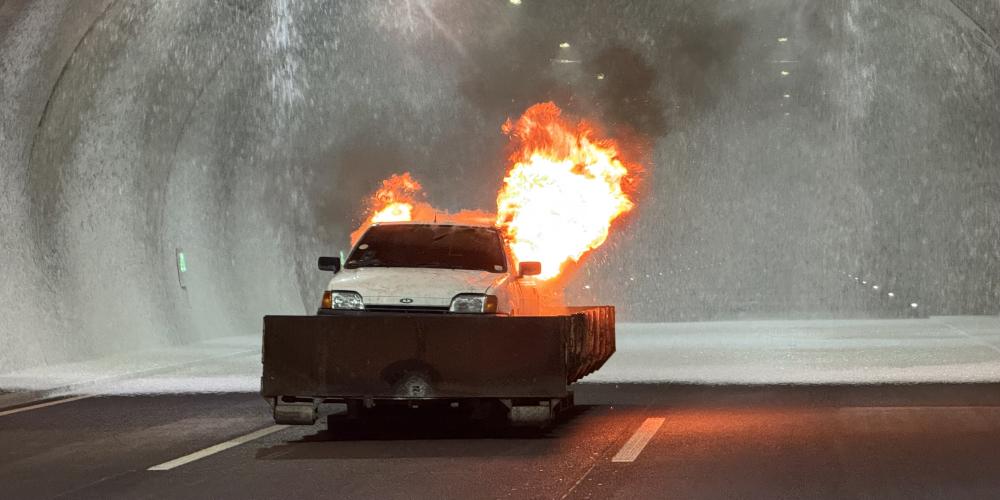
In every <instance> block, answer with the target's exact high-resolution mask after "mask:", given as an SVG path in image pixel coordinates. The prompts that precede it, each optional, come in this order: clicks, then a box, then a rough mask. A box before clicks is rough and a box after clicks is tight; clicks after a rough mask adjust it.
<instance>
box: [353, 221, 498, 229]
mask: <svg viewBox="0 0 1000 500" xmlns="http://www.w3.org/2000/svg"><path fill="white" fill-rule="evenodd" d="M372 226H455V227H477V228H487V229H496V228H497V226H496V224H493V223H492V222H453V221H443V222H435V221H402V222H376V223H374V224H372Z"/></svg>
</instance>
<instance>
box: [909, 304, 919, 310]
mask: <svg viewBox="0 0 1000 500" xmlns="http://www.w3.org/2000/svg"><path fill="white" fill-rule="evenodd" d="M910 307H912V308H914V309H916V308H917V307H919V304H917V303H916V302H910Z"/></svg>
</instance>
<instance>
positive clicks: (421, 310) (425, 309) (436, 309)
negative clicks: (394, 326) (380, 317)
mask: <svg viewBox="0 0 1000 500" xmlns="http://www.w3.org/2000/svg"><path fill="white" fill-rule="evenodd" d="M365 311H368V312H387V313H410V314H447V313H448V307H447V306H386V305H377V304H372V305H368V304H365Z"/></svg>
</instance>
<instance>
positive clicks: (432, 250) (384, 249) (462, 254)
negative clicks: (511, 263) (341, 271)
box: [344, 224, 507, 273]
mask: <svg viewBox="0 0 1000 500" xmlns="http://www.w3.org/2000/svg"><path fill="white" fill-rule="evenodd" d="M502 248H503V247H502V243H501V241H500V236H499V235H498V234H497V232H496V230H494V229H492V228H487V227H466V226H449V225H436V224H402V225H386V226H373V227H372V228H370V229H368V231H367V232H366V233H365V234H364V236H362V237H361V240H360V241H359V242H358V245H357V246H356V247H355V248H354V251H352V252H351V255H350V256H349V257H348V259H347V262H346V263H345V265H344V267H345V268H347V269H356V268H359V267H419V268H435V269H469V270H477V271H489V272H491V273H501V272H504V271H506V270H507V265H506V262H505V261H504V253H503V250H502Z"/></svg>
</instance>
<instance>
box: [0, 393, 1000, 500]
mask: <svg viewBox="0 0 1000 500" xmlns="http://www.w3.org/2000/svg"><path fill="white" fill-rule="evenodd" d="M577 394H578V402H579V403H581V405H580V408H579V409H578V410H577V411H574V412H573V413H572V414H570V415H568V416H567V417H566V418H565V419H564V420H563V421H562V422H560V424H559V425H558V426H556V427H555V428H553V429H551V430H549V431H547V432H543V433H530V432H529V433H525V432H513V431H507V430H496V429H490V428H484V427H479V426H473V425H469V424H468V423H466V422H464V421H462V420H454V419H449V418H447V416H446V415H441V414H426V413H419V414H415V417H416V418H412V419H401V418H399V416H398V415H395V416H387V417H381V418H379V419H377V420H375V421H373V422H372V423H370V425H368V426H367V427H363V428H358V429H346V430H345V429H340V430H336V431H334V430H328V429H327V428H326V426H325V425H323V424H322V423H320V424H317V425H316V426H311V427H288V428H277V429H275V428H271V426H272V422H271V421H270V418H269V415H268V408H267V406H266V405H265V404H264V402H263V401H262V400H260V399H259V398H258V397H257V396H256V395H254V394H202V395H172V396H135V397H94V398H86V399H79V400H75V401H71V402H66V403H63V404H56V405H52V406H47V407H43V408H37V409H33V410H27V411H22V412H19V413H14V414H7V415H3V416H0V485H2V495H0V496H3V497H4V498H316V497H326V498H733V497H742V498H812V497H816V498H848V497H859V496H863V497H896V498H919V497H923V498H996V497H997V496H998V495H1000V473H998V472H997V471H998V470H1000V385H998V384H977V385H908V386H874V387H849V386H839V387H838V386H813V387H787V386H771V387H734V386H714V387H713V386H677V385H662V384H660V385H655V384H654V385H617V386H616V385H613V384H606V385H602V384H590V385H582V386H580V387H578V389H577ZM658 419H663V420H662V423H661V424H658V422H659V421H658ZM260 429H269V431H271V433H270V434H267V435H264V436H262V437H259V438H257V439H252V440H249V441H248V442H245V443H242V444H239V445H238V446H234V447H231V448H229V449H226V450H223V451H220V452H218V453H215V454H211V455H208V456H205V457H204V458H200V459H197V460H194V461H191V462H188V463H185V464H183V465H180V466H177V467H176V468H173V469H170V470H165V471H150V470H147V469H148V468H150V467H153V466H156V465H159V464H163V463H165V462H170V461H172V460H175V459H178V458H180V457H184V456H186V455H189V454H191V453H194V452H197V451H199V450H203V449H206V448H209V447H212V446H214V445H218V444H220V443H223V442H226V441H228V440H231V439H233V438H238V437H240V436H245V435H247V434H250V433H253V432H254V431H258V430H260ZM643 433H645V436H646V437H647V438H648V443H646V444H645V446H642V444H643V443H642V439H639V438H636V437H635V436H636V435H637V434H639V435H640V438H641V437H642V436H641V435H642V434H643ZM637 440H638V441H639V442H638V443H637V442H636V441H637ZM623 448H624V449H623ZM629 451H631V453H632V456H633V457H634V460H633V461H624V462H620V461H615V459H621V458H622V457H623V456H624V455H628V454H629V453H628V452H629ZM636 453H637V454H636ZM627 458H628V457H627V456H625V459H627Z"/></svg>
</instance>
